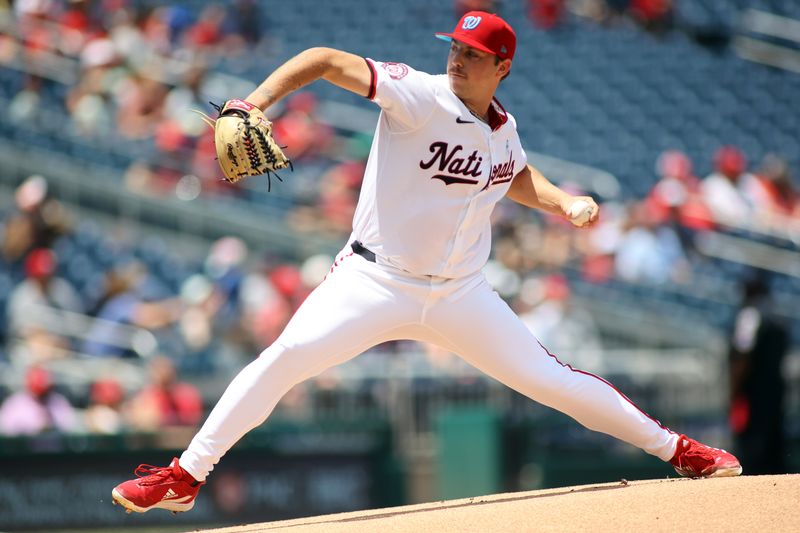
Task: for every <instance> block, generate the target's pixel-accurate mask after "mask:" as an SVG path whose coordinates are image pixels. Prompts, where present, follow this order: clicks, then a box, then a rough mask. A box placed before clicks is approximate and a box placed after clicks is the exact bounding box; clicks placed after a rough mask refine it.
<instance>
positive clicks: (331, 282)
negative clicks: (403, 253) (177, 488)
mask: <svg viewBox="0 0 800 533" xmlns="http://www.w3.org/2000/svg"><path fill="white" fill-rule="evenodd" d="M397 339H412V340H419V341H424V342H430V343H434V344H437V345H439V346H441V347H443V348H445V349H447V350H450V351H452V352H454V353H456V354H458V355H460V356H461V357H462V358H464V360H466V361H467V362H468V363H470V364H472V365H473V366H475V367H476V368H478V369H479V370H481V371H483V372H484V373H486V374H487V375H489V376H491V377H493V378H495V379H497V380H499V381H500V382H502V383H505V384H506V385H508V386H509V387H511V388H513V389H514V390H516V391H518V392H520V393H522V394H524V395H526V396H528V397H529V398H531V399H533V400H536V401H537V402H539V403H542V404H544V405H547V406H549V407H552V408H554V409H557V410H559V411H561V412H563V413H565V414H567V415H569V416H571V417H572V418H574V419H575V420H577V421H578V422H580V423H581V424H583V425H584V426H586V427H587V428H589V429H592V430H595V431H601V432H603V433H607V434H609V435H612V436H614V437H616V438H618V439H621V440H623V441H625V442H628V443H630V444H632V445H634V446H637V447H639V448H641V449H643V450H645V451H646V452H648V453H650V454H652V455H655V456H657V457H660V458H661V459H663V460H665V461H667V460H669V459H671V458H672V456H673V454H674V452H675V448H676V445H677V438H678V436H677V435H676V434H675V433H673V432H671V431H670V430H668V429H666V428H664V427H663V426H661V425H660V424H659V423H658V422H656V421H655V420H654V419H652V418H650V417H649V416H647V415H646V414H645V413H644V412H642V411H641V410H640V409H639V408H637V407H636V406H635V405H634V404H633V403H631V401H630V400H628V399H627V398H626V397H625V396H624V395H622V394H621V393H620V392H619V391H617V390H616V389H615V388H614V387H613V386H612V385H611V384H609V383H608V382H607V381H605V380H603V379H601V378H599V377H597V376H594V375H592V374H589V373H587V372H582V371H580V370H575V369H573V368H572V367H570V366H569V365H564V364H562V363H561V362H560V361H558V359H556V358H555V356H553V355H551V354H549V353H548V352H547V350H545V349H544V348H543V347H542V346H541V345H540V344H539V342H538V341H537V340H536V337H534V336H533V335H532V334H531V332H530V331H529V330H528V329H527V327H526V326H525V325H524V324H523V323H522V322H521V321H520V320H519V319H518V318H517V316H516V315H515V314H514V312H513V311H512V310H511V309H510V308H509V307H508V305H507V304H506V303H505V302H504V301H503V300H502V299H501V298H500V297H499V296H498V295H497V293H495V292H494V290H493V289H492V288H491V286H490V285H489V284H488V282H487V281H486V279H485V278H484V276H483V274H482V273H480V272H478V273H475V274H473V275H471V276H469V277H467V278H464V279H455V280H452V279H444V278H435V277H434V278H432V277H430V276H412V275H410V274H408V273H406V272H404V271H401V270H398V269H395V268H392V267H390V266H385V265H379V264H375V263H372V262H370V261H368V260H366V259H364V258H363V257H361V256H359V255H354V254H353V253H352V251H351V250H350V248H349V247H348V248H346V249H345V250H344V251H343V252H341V253H340V254H339V256H338V257H337V260H336V262H335V263H334V267H333V268H332V270H331V272H330V273H329V274H328V277H327V278H326V279H325V281H323V282H322V283H321V284H320V285H319V287H317V288H316V289H315V290H314V291H313V292H312V293H311V294H310V295H309V297H308V298H307V299H306V301H305V302H304V303H303V305H302V306H301V307H300V308H299V309H298V310H297V313H296V314H295V315H294V317H292V319H291V321H290V322H289V324H288V325H287V326H286V329H285V330H284V331H283V333H282V334H281V336H280V337H279V338H278V339H277V340H276V341H275V343H274V344H273V345H272V346H270V347H269V348H267V349H266V350H264V351H263V352H262V353H261V355H260V356H259V357H258V358H257V359H256V360H254V361H253V362H251V363H250V364H249V365H247V366H246V367H245V368H244V369H242V371H241V372H240V373H239V374H238V375H237V376H236V377H235V378H234V379H233V381H232V382H231V384H230V385H229V386H228V388H227V390H226V391H225V393H224V394H223V395H222V398H220V400H219V402H218V403H217V405H216V406H215V407H214V409H213V410H212V411H211V414H210V415H209V416H208V419H207V420H206V422H205V423H204V424H203V427H202V428H201V429H200V431H199V432H198V433H197V435H195V437H194V439H192V442H191V443H190V445H189V447H188V449H187V450H186V451H185V452H183V454H182V455H181V457H180V464H181V466H182V467H183V468H185V469H186V470H187V471H188V472H189V473H190V474H191V475H192V476H193V477H194V478H195V479H197V480H199V481H202V480H205V478H206V476H207V475H208V473H209V472H211V470H213V468H214V465H215V464H216V463H217V462H219V460H220V458H221V457H222V456H223V455H224V454H225V453H226V452H227V451H228V450H229V449H230V448H231V447H232V446H233V445H234V444H235V443H236V442H237V441H238V440H239V439H240V438H241V437H242V436H243V435H244V434H245V433H247V432H248V431H250V430H251V429H253V428H255V427H256V426H258V425H260V424H261V423H263V422H264V420H266V418H267V417H268V416H269V414H270V413H271V412H272V410H273V409H274V408H275V405H276V404H277V403H278V401H279V400H280V399H281V397H282V396H283V395H284V394H286V393H287V392H288V391H289V389H291V388H292V387H293V386H294V385H296V384H297V383H300V382H302V381H304V380H306V379H308V378H310V377H312V376H315V375H317V374H319V373H321V372H322V371H324V370H325V369H327V368H330V367H332V366H334V365H338V364H340V363H344V362H345V361H347V360H349V359H351V358H353V357H355V356H356V355H358V354H360V353H362V352H364V351H365V350H367V349H369V348H371V347H372V346H375V345H376V344H379V343H382V342H385V341H389V340H397Z"/></svg>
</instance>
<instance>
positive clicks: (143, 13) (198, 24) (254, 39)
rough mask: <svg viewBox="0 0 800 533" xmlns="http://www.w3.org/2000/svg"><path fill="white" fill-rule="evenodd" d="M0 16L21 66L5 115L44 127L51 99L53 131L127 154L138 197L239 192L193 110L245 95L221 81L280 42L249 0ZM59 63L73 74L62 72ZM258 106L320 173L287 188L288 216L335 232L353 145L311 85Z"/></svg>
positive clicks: (119, 2)
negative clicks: (322, 110) (326, 114)
mask: <svg viewBox="0 0 800 533" xmlns="http://www.w3.org/2000/svg"><path fill="white" fill-rule="evenodd" d="M3 21H4V22H5V24H2V25H0V27H2V28H4V31H3V32H2V33H0V65H3V64H14V65H22V66H24V70H25V71H26V72H27V74H25V76H24V79H23V81H22V83H21V86H20V87H19V88H18V89H16V91H17V92H16V94H15V95H14V96H13V97H11V99H10V101H9V102H8V115H9V117H10V119H11V121H12V122H14V123H30V124H41V125H42V127H46V126H47V123H48V122H50V123H52V119H53V115H52V114H51V113H49V112H45V111H50V110H51V109H52V108H55V109H56V110H57V112H58V113H63V115H64V117H65V119H66V120H67V124H66V125H59V132H58V136H59V137H64V136H66V137H67V138H75V139H79V140H81V141H80V142H84V143H99V144H100V145H101V146H102V148H103V149H105V150H113V149H114V148H115V147H116V149H117V150H121V151H123V152H124V155H125V157H127V158H128V159H129V160H130V163H129V164H126V166H127V170H126V171H125V172H124V178H123V179H124V183H125V185H126V186H127V187H128V188H129V189H130V190H132V191H135V192H137V193H139V194H143V195H154V196H160V195H164V194H175V195H177V196H178V197H179V198H181V199H184V200H191V199H194V198H196V197H197V196H198V195H200V194H206V195H207V194H212V195H235V196H247V195H248V194H250V191H249V190H248V188H247V187H246V186H243V187H236V188H234V187H230V186H228V185H227V184H225V183H224V182H223V181H222V180H221V172H220V170H219V168H218V166H217V163H216V160H215V155H216V154H215V149H214V141H213V130H211V129H210V128H208V127H207V126H206V125H205V124H204V123H203V121H202V120H201V119H200V118H199V116H198V115H196V114H195V113H193V112H192V110H199V111H203V112H205V113H209V114H212V115H213V114H214V112H213V110H212V108H211V105H210V104H209V101H211V100H215V101H216V103H217V104H219V103H221V101H222V100H224V99H226V98H233V97H244V96H245V94H231V89H232V87H238V90H242V91H244V90H245V89H246V88H247V87H248V85H247V83H250V82H246V83H245V82H243V79H242V78H239V77H231V76H230V75H234V76H239V75H240V74H241V73H243V72H246V71H250V75H249V77H253V74H252V71H253V70H255V71H256V72H259V73H261V74H257V75H256V76H260V75H262V74H263V75H266V71H265V68H266V66H265V65H267V64H268V61H269V59H270V57H272V56H274V55H276V54H277V53H278V52H279V50H277V49H276V48H277V47H279V44H278V43H276V42H275V41H274V40H272V39H271V38H270V36H269V34H268V33H267V31H266V29H267V28H268V27H269V25H268V24H267V23H266V17H265V14H264V13H263V12H262V6H261V5H260V4H259V3H258V2H256V1H255V0H236V1H234V2H229V3H219V4H214V3H211V4H207V5H206V6H205V7H203V9H202V10H200V11H195V10H193V9H191V8H190V7H188V6H186V5H162V6H150V7H146V6H145V4H143V3H141V2H134V1H130V0H104V1H102V2H90V1H87V0H77V1H60V0H23V1H18V2H14V3H13V4H12V5H11V6H9V5H8V4H4V3H3V2H0V22H3ZM56 60H61V61H62V62H58V61H56ZM63 61H68V63H67V64H64V63H63ZM65 72H66V73H67V74H68V78H71V79H74V80H75V81H74V82H71V81H67V80H66V79H63V80H62V79H61V78H62V77H63V76H64V75H65ZM226 76H227V77H226ZM247 90H249V89H247ZM268 114H269V117H270V119H271V120H273V122H274V133H275V136H276V138H277V139H278V140H279V142H281V144H282V145H284V146H287V147H288V149H287V153H288V155H289V156H290V157H291V158H292V160H293V161H295V162H300V163H302V164H301V165H300V168H303V169H305V170H306V171H307V172H309V173H312V172H313V173H315V174H322V176H321V178H320V179H319V181H318V182H317V184H315V186H314V187H305V186H304V182H303V180H302V179H298V180H293V181H292V182H290V183H288V184H287V186H286V189H285V190H286V191H288V194H290V195H293V196H294V200H295V201H296V203H297V206H298V207H297V213H295V215H296V216H295V218H296V220H297V223H298V225H299V226H301V227H305V228H308V229H310V230H314V231H316V230H321V231H328V230H329V228H334V230H335V231H342V229H341V228H342V225H343V222H342V221H343V220H347V221H348V223H349V219H350V215H352V208H353V206H354V204H355V199H356V195H357V188H358V185H359V184H360V172H359V165H360V164H362V159H363V157H364V155H365V153H364V146H363V142H359V140H358V138H353V139H346V140H344V141H342V142H336V139H334V135H333V130H332V128H331V127H330V126H328V125H326V124H325V123H324V122H323V121H321V120H320V118H319V109H318V102H317V99H316V97H315V96H314V95H313V94H312V93H298V94H295V95H292V96H291V97H290V98H288V99H286V100H285V101H284V102H281V103H280V104H279V105H277V106H275V108H272V109H270V110H268ZM64 126H66V127H64ZM51 127H52V126H51ZM356 137H357V136H356ZM104 143H106V144H104ZM353 169H355V172H354V171H353ZM328 170H330V171H328ZM315 177H316V176H315ZM250 185H252V186H253V187H254V188H258V186H259V183H258V182H254V183H252V184H250ZM303 207H313V208H318V212H321V213H323V214H324V215H325V216H326V217H328V219H327V220H326V221H325V223H322V224H314V223H313V221H309V217H308V216H306V213H305V212H304V209H303Z"/></svg>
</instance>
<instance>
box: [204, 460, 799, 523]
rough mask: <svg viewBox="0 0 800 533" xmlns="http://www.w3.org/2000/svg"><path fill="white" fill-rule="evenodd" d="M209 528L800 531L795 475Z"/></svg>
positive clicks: (631, 486) (553, 492) (625, 485)
mask: <svg viewBox="0 0 800 533" xmlns="http://www.w3.org/2000/svg"><path fill="white" fill-rule="evenodd" d="M213 531H214V532H216V533H222V532H224V533H244V532H248V533H256V532H269V533H276V532H291V533H311V532H314V533H323V532H324V533H339V532H347V533H367V532H370V533H374V532H378V533H399V532H402V533H412V532H413V533H427V532H433V531H435V532H437V533H464V532H472V531H474V532H514V533H517V532H525V531H536V532H542V531H558V532H563V531H570V532H572V531H646V532H648V533H651V532H654V531H703V532H722V531H725V532H729V531H747V532H752V531H800V474H792V475H782V476H744V477H738V478H719V479H699V480H691V479H662V480H652V481H632V482H626V481H624V480H623V481H620V482H619V483H608V484H603V485H584V486H581V487H566V488H560V489H548V490H537V491H533V492H519V493H514V494H496V495H493V496H482V497H479V498H468V499H464V500H454V501H448V502H438V503H428V504H422V505H411V506H406V507H395V508H391V509H380V510H374V511H362V512H355V513H343V514H337V515H328V516H317V517H313V518H303V519H299V520H287V521H283V522H269V523H264V524H253V525H245V526H238V527H229V528H225V529H215V530H213Z"/></svg>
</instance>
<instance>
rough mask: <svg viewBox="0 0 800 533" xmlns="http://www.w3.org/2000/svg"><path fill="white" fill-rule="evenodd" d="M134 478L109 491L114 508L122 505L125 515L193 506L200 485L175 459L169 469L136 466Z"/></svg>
mask: <svg viewBox="0 0 800 533" xmlns="http://www.w3.org/2000/svg"><path fill="white" fill-rule="evenodd" d="M134 473H135V474H136V479H131V480H130V481H126V482H124V483H120V484H119V485H117V486H116V488H115V489H114V490H112V491H111V497H112V498H113V502H114V505H116V504H118V503H119V504H120V505H122V506H123V507H124V508H125V509H126V510H127V512H128V513H130V512H132V511H136V512H137V513H146V512H147V511H149V510H150V509H166V510H168V511H172V512H173V513H178V512H183V511H188V510H189V509H191V508H192V507H194V499H195V497H196V496H197V493H198V492H199V491H200V487H201V486H202V485H203V483H201V482H199V481H196V480H195V479H194V478H193V477H192V476H190V475H189V473H188V472H186V471H185V470H184V469H183V468H181V465H179V464H178V458H177V457H175V458H174V459H173V460H172V462H171V463H170V465H169V466H167V467H163V468H161V467H157V466H152V465H139V467H138V468H137V469H136V471H135V472H134Z"/></svg>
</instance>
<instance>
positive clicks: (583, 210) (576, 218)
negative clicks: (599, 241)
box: [567, 200, 592, 227]
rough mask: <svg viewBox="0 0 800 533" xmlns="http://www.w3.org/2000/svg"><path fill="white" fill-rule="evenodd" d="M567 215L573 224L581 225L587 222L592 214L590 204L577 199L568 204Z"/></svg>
mask: <svg viewBox="0 0 800 533" xmlns="http://www.w3.org/2000/svg"><path fill="white" fill-rule="evenodd" d="M567 215H568V216H569V221H570V222H572V224H573V225H574V226H578V227H581V226H583V225H584V224H586V223H587V222H589V218H591V216H592V206H591V205H589V202H586V201H584V200H578V201H576V202H573V203H572V205H571V206H569V212H568V213H567Z"/></svg>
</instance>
